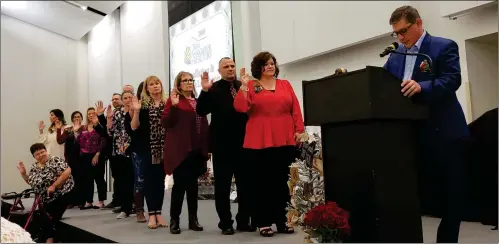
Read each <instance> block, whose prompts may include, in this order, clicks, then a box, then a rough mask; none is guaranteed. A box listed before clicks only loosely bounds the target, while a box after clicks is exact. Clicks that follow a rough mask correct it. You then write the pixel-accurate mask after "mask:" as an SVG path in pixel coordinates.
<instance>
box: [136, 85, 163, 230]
mask: <svg viewBox="0 0 499 244" xmlns="http://www.w3.org/2000/svg"><path fill="white" fill-rule="evenodd" d="M165 103H166V94H165V92H164V90H163V84H162V82H161V80H160V79H159V78H158V77H156V76H149V77H147V78H146V80H145V81H144V88H143V90H142V94H141V100H138V99H137V97H133V99H132V105H131V106H130V109H131V112H130V114H132V113H133V115H132V116H131V119H132V120H131V122H130V129H131V130H133V132H131V133H133V134H134V137H133V138H132V141H133V143H134V151H135V152H136V153H137V155H138V156H139V158H140V159H141V160H142V168H143V170H144V171H143V173H144V193H145V197H146V203H147V210H148V212H149V213H148V215H149V223H148V224H147V226H148V227H149V228H150V229H156V228H158V227H163V228H164V227H167V226H168V224H167V223H166V221H165V219H164V218H163V216H162V215H161V210H162V208H163V200H164V197H165V171H164V167H163V146H164V144H165V129H164V128H163V126H162V125H161V115H162V114H163V110H164V107H165Z"/></svg>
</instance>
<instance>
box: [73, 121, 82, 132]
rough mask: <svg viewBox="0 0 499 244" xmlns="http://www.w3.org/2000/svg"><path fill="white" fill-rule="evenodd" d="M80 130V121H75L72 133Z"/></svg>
mask: <svg viewBox="0 0 499 244" xmlns="http://www.w3.org/2000/svg"><path fill="white" fill-rule="evenodd" d="M80 128H81V121H80V120H76V121H75V123H74V125H73V131H74V132H77V131H78V130H79V129H80Z"/></svg>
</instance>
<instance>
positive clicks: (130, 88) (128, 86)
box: [123, 85, 134, 93]
mask: <svg viewBox="0 0 499 244" xmlns="http://www.w3.org/2000/svg"><path fill="white" fill-rule="evenodd" d="M133 90H134V89H133V86H132V85H125V86H124V87H123V92H131V93H133Z"/></svg>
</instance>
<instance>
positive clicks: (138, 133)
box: [125, 108, 151, 160]
mask: <svg viewBox="0 0 499 244" xmlns="http://www.w3.org/2000/svg"><path fill="white" fill-rule="evenodd" d="M131 122H132V117H131V116H130V113H126V115H125V129H126V132H127V133H128V135H130V138H131V142H130V145H129V146H128V150H129V152H135V153H139V154H140V155H141V157H146V156H147V157H151V143H150V136H149V134H150V133H151V131H150V128H149V109H146V108H141V109H140V113H139V123H140V125H139V128H137V129H136V130H132V125H131ZM143 160H146V158H144V159H143Z"/></svg>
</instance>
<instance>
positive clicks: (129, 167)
mask: <svg viewBox="0 0 499 244" xmlns="http://www.w3.org/2000/svg"><path fill="white" fill-rule="evenodd" d="M114 163H115V167H114V170H113V171H114V172H115V173H114V176H113V177H115V178H114V184H115V186H116V188H115V189H114V191H115V193H116V196H115V197H116V198H115V199H117V200H118V202H117V203H119V204H120V205H121V211H122V212H125V213H127V214H130V212H131V211H132V203H133V195H134V194H133V193H134V191H133V186H134V168H133V164H132V158H131V157H129V156H123V155H117V156H114Z"/></svg>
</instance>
